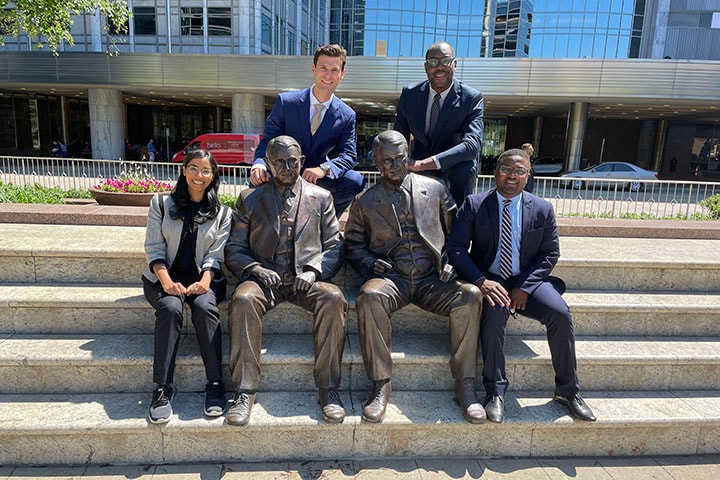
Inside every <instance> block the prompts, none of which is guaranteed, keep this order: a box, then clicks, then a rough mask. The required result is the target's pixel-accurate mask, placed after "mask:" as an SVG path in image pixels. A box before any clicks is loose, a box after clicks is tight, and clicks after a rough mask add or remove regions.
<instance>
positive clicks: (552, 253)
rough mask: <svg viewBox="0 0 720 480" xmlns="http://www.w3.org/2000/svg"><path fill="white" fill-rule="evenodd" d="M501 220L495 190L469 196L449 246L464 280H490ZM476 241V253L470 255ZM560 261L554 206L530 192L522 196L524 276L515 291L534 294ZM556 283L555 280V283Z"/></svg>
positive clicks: (455, 223)
mask: <svg viewBox="0 0 720 480" xmlns="http://www.w3.org/2000/svg"><path fill="white" fill-rule="evenodd" d="M499 236H500V218H499V215H498V200H497V195H496V194H495V189H492V190H490V191H487V192H483V193H475V194H473V195H469V196H468V197H467V199H466V200H465V202H464V203H463V205H462V207H461V208H460V210H459V211H458V214H457V218H456V219H455V222H454V223H453V227H452V230H451V232H450V236H449V237H448V243H447V255H448V261H449V262H450V264H451V265H452V266H453V267H455V269H456V270H457V272H458V275H459V276H460V278H462V279H463V280H467V281H469V282H473V283H475V281H477V280H478V279H479V278H480V277H484V276H486V274H487V273H488V269H489V268H490V266H491V265H492V263H493V261H494V260H495V254H496V253H497V248H498V241H499V239H498V237H499ZM471 241H472V249H471V250H470V251H469V252H468V248H469V247H470V243H471ZM558 258H560V239H559V237H558V231H557V225H556V223H555V212H554V211H553V207H552V205H551V204H550V203H549V202H547V201H546V200H543V199H542V198H540V197H538V196H536V195H533V194H531V193H528V192H523V193H522V234H521V236H520V274H519V275H518V277H517V280H516V281H515V284H514V285H513V288H515V287H517V288H521V289H522V290H524V291H526V292H528V293H529V294H531V293H532V292H533V291H534V290H535V289H536V288H537V287H538V285H540V283H542V282H543V281H545V280H547V279H548V276H549V275H550V272H551V271H552V269H553V268H554V267H555V264H556V263H557V261H558ZM551 281H553V279H551Z"/></svg>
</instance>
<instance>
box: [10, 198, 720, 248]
mask: <svg viewBox="0 0 720 480" xmlns="http://www.w3.org/2000/svg"><path fill="white" fill-rule="evenodd" d="M147 210H148V209H147V207H119V206H110V205H98V204H96V203H87V204H81V205H41V204H23V203H0V223H37V224H62V225H115V226H126V227H144V226H145V225H146V222H147ZM344 218H345V216H343V218H342V219H341V224H342V225H343V226H344ZM557 223H558V230H559V232H560V235H562V236H565V237H622V238H687V239H694V238H697V239H713V240H718V239H720V222H718V221H697V220H620V219H609V218H581V217H558V219H557Z"/></svg>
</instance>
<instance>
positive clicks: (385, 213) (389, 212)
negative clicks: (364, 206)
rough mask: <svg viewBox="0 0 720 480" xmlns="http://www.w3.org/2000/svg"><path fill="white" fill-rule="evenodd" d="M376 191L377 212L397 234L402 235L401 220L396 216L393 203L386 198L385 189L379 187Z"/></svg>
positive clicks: (374, 197) (374, 198)
mask: <svg viewBox="0 0 720 480" xmlns="http://www.w3.org/2000/svg"><path fill="white" fill-rule="evenodd" d="M374 190H375V191H374V192H373V193H374V195H373V200H374V201H375V211H376V212H378V213H379V214H380V216H381V217H382V218H383V220H385V221H386V222H387V224H388V225H389V226H390V227H391V228H392V229H393V230H394V231H395V233H397V234H398V235H400V234H401V232H400V223H399V222H400V220H399V219H398V217H397V215H396V214H395V211H394V210H393V209H392V206H391V203H390V202H388V201H387V198H385V196H386V194H385V191H384V190H385V189H384V188H383V187H382V186H380V185H378V186H377V187H375V189H374Z"/></svg>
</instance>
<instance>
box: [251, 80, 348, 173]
mask: <svg viewBox="0 0 720 480" xmlns="http://www.w3.org/2000/svg"><path fill="white" fill-rule="evenodd" d="M279 135H290V136H291V137H293V138H294V139H295V140H297V142H298V143H299V144H300V149H301V150H302V154H303V155H305V164H304V165H303V168H311V167H318V166H320V164H322V163H324V162H329V163H330V168H331V169H332V171H333V173H334V175H335V178H340V177H342V176H343V175H345V172H347V171H348V170H352V168H353V167H354V166H355V160H356V158H357V153H356V151H355V112H354V111H353V109H352V108H350V107H348V106H347V105H346V104H345V102H343V101H342V100H340V99H339V98H338V97H337V96H334V97H333V100H332V103H331V104H330V108H328V110H327V112H325V116H324V117H323V121H322V123H321V124H320V128H318V131H317V132H315V135H314V136H313V135H311V134H310V88H306V89H304V90H299V91H296V92H283V93H281V94H280V95H278V96H277V100H275V105H273V108H272V110H271V111H270V115H269V116H268V118H267V120H266V121H265V131H264V132H263V138H262V140H261V141H260V144H259V145H258V148H257V151H256V152H255V159H256V160H255V163H254V164H258V163H261V164H263V165H264V164H265V162H264V160H262V159H264V158H265V149H266V148H267V144H268V142H269V141H270V140H272V139H273V138H275V137H277V136H279ZM331 152H332V154H333V156H334V157H335V158H333V159H329V158H328V154H330V153H331Z"/></svg>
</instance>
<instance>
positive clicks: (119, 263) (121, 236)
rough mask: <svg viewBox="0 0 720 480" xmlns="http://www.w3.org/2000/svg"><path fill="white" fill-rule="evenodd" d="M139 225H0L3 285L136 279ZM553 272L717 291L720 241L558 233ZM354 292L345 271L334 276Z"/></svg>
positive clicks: (584, 285) (598, 286)
mask: <svg viewBox="0 0 720 480" xmlns="http://www.w3.org/2000/svg"><path fill="white" fill-rule="evenodd" d="M144 233H145V229H144V228H142V227H111V226H84V225H83V226H77V225H73V226H65V225H33V224H4V225H3V237H2V238H1V239H0V271H2V272H3V275H2V281H3V283H6V284H9V283H42V284H46V283H82V284H88V283H102V284H105V283H113V284H138V283H139V277H140V275H141V273H142V271H143V269H144V267H145V257H144V253H143V241H144ZM560 247H561V253H562V256H561V258H560V261H559V263H558V266H557V268H556V269H555V274H556V275H558V276H560V277H561V278H563V279H564V280H565V282H566V283H567V285H568V287H569V288H571V289H590V290H623V291H627V290H634V291H642V290H652V291H675V290H677V289H681V290H683V291H692V292H716V291H720V240H698V239H652V238H593V237H562V238H561V244H560ZM334 281H335V282H336V283H338V285H340V286H342V287H343V288H346V289H349V290H352V289H354V288H356V286H357V285H358V284H359V279H358V278H357V275H356V274H354V272H352V270H351V269H346V270H343V272H342V273H341V274H340V275H339V276H338V277H336V278H335V279H334Z"/></svg>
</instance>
